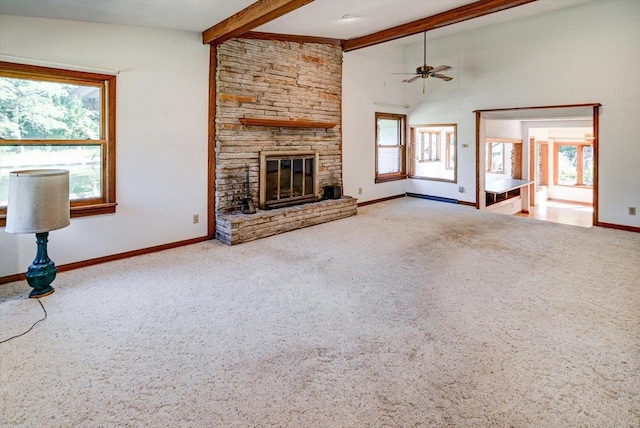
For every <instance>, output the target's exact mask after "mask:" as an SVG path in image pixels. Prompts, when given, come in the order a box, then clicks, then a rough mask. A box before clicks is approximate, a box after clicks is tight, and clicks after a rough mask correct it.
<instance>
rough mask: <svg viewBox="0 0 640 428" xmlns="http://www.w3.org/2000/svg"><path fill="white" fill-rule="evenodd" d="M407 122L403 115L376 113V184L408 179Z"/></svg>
mask: <svg viewBox="0 0 640 428" xmlns="http://www.w3.org/2000/svg"><path fill="white" fill-rule="evenodd" d="M406 120H407V116H405V115H403V114H391V113H377V112H376V183H382V182H385V181H392V180H402V179H404V178H406V177H407V173H406V161H405V159H406V149H405V124H406Z"/></svg>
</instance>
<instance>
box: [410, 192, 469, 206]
mask: <svg viewBox="0 0 640 428" xmlns="http://www.w3.org/2000/svg"><path fill="white" fill-rule="evenodd" d="M407 196H409V197H412V198H420V199H428V200H430V201H436V202H446V203H448V204H458V203H460V201H458V200H457V199H452V198H443V197H441V196H432V195H423V194H421V193H407Z"/></svg>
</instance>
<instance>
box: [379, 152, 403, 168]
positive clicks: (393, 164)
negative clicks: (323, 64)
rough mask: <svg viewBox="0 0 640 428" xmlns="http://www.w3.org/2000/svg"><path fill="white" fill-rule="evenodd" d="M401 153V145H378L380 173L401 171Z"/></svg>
mask: <svg viewBox="0 0 640 428" xmlns="http://www.w3.org/2000/svg"><path fill="white" fill-rule="evenodd" d="M401 153H402V151H401V150H400V147H378V174H390V173H394V172H400V169H401V167H402V159H401V158H400V155H401Z"/></svg>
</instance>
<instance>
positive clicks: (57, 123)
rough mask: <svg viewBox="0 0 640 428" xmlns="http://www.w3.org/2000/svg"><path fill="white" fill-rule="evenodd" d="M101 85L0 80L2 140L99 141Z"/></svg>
mask: <svg viewBox="0 0 640 428" xmlns="http://www.w3.org/2000/svg"><path fill="white" fill-rule="evenodd" d="M100 92H101V90H100V86H90V85H72V84H68V83H57V82H47V81H36V80H28V79H15V78H9V77H0V138H4V139H5V140H25V139H32V140H41V139H57V140H98V139H100V137H101V135H100V106H101V105H102V103H101V100H100Z"/></svg>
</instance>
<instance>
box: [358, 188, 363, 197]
mask: <svg viewBox="0 0 640 428" xmlns="http://www.w3.org/2000/svg"><path fill="white" fill-rule="evenodd" d="M358 195H362V187H358Z"/></svg>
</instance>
